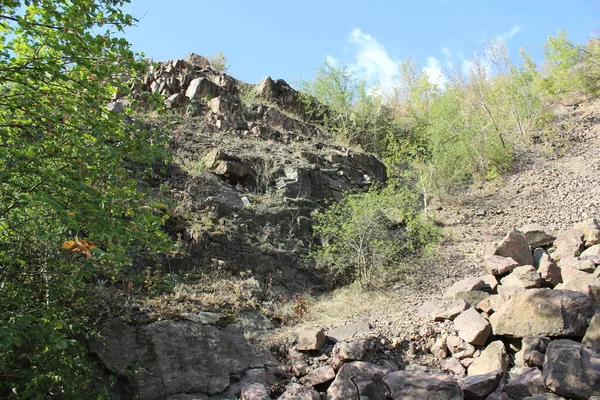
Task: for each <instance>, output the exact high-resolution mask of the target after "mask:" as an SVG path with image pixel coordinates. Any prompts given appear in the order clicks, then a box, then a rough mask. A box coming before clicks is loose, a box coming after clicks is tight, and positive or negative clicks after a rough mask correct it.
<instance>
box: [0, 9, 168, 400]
mask: <svg viewBox="0 0 600 400" xmlns="http://www.w3.org/2000/svg"><path fill="white" fill-rule="evenodd" d="M124 3H126V1H122V0H81V1H71V0H55V1H39V0H32V1H20V0H14V1H9V2H3V4H2V5H1V6H0V10H1V11H2V12H1V13H0V14H2V15H0V22H1V24H2V29H0V120H1V121H2V125H1V126H0V298H1V301H0V397H4V396H12V397H16V398H35V399H45V398H61V399H70V398H74V399H81V398H98V397H100V398H104V396H103V395H101V394H98V393H96V395H94V393H95V392H102V390H101V388H99V390H98V391H97V390H96V389H98V388H96V387H95V386H94V384H93V383H94V382H98V381H99V380H100V379H99V378H98V377H99V376H101V375H100V374H99V373H98V372H97V371H94V368H93V365H94V364H93V363H92V362H91V361H90V359H89V358H87V357H86V356H85V353H86V350H85V345H84V339H85V338H86V336H88V335H90V334H92V332H90V328H89V327H90V326H91V325H92V323H91V320H90V319H89V318H88V317H86V314H87V313H88V311H89V309H88V308H89V304H90V291H89V290H87V286H88V285H89V284H92V283H94V282H97V281H99V280H103V281H107V282H111V283H113V282H117V281H118V280H120V279H125V277H124V276H123V271H124V270H126V268H127V267H128V266H129V265H131V263H132V262H133V261H132V260H133V259H135V258H139V257H141V256H142V255H147V254H148V253H150V252H153V253H154V254H158V253H160V252H161V251H166V250H167V249H168V248H169V246H170V240H169V238H168V237H167V235H166V234H165V233H164V232H163V231H162V230H161V225H162V223H163V222H164V218H166V217H164V218H163V217H162V214H163V213H162V212H161V211H160V209H161V204H163V201H162V200H160V199H158V200H157V201H155V202H152V201H150V199H149V197H150V196H149V195H148V193H149V191H146V190H144V184H143V183H142V182H140V179H139V178H140V177H143V178H151V174H153V173H154V169H153V168H154V166H155V165H158V161H159V160H163V159H165V155H166V143H167V141H166V137H165V136H163V135H160V134H158V133H156V132H150V131H147V130H143V129H139V128H138V126H139V125H140V124H137V123H135V124H134V123H132V122H131V121H129V122H128V121H127V120H126V118H124V116H123V114H117V113H113V112H109V111H108V110H107V108H106V106H107V105H108V104H109V103H110V101H111V100H113V99H114V98H115V96H117V95H119V94H124V93H128V91H129V87H130V86H129V84H128V82H127V80H128V79H129V77H131V76H136V75H137V74H138V73H140V72H142V71H144V68H145V65H144V63H142V62H141V61H140V60H139V58H137V57H136V56H135V55H134V54H133V53H132V52H131V50H130V48H129V43H128V42H127V41H126V40H125V39H123V38H122V37H121V34H120V33H119V34H117V31H122V29H123V28H124V27H126V26H128V25H131V23H132V21H133V20H132V18H131V16H129V15H127V14H124V13H123V12H122V11H121V10H120V7H121V6H123V5H124ZM107 29H108V30H107ZM134 169H135V171H134Z"/></svg>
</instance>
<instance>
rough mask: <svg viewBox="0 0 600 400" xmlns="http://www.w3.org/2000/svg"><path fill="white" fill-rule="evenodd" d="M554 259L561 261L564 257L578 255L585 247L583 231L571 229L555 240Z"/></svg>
mask: <svg viewBox="0 0 600 400" xmlns="http://www.w3.org/2000/svg"><path fill="white" fill-rule="evenodd" d="M554 247H555V250H554V253H552V258H554V261H557V262H558V261H560V260H561V259H563V258H569V257H577V256H579V255H580V254H581V252H582V251H583V249H584V243H583V232H581V231H580V230H578V229H571V230H569V231H566V232H562V233H560V234H559V235H558V237H557V238H556V240H555V241H554Z"/></svg>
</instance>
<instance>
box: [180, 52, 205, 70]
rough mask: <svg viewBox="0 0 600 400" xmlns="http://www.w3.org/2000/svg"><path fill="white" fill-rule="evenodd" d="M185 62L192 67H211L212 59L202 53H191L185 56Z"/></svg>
mask: <svg viewBox="0 0 600 400" xmlns="http://www.w3.org/2000/svg"><path fill="white" fill-rule="evenodd" d="M184 60H185V62H186V63H188V64H189V65H190V66H191V67H195V68H208V67H210V61H208V59H207V58H206V57H203V56H201V55H198V54H195V53H190V54H188V55H187V56H185V59H184Z"/></svg>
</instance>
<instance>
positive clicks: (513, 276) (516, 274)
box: [500, 265, 542, 289]
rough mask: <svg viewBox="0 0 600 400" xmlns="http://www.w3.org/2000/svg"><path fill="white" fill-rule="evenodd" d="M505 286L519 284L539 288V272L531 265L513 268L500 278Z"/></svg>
mask: <svg viewBox="0 0 600 400" xmlns="http://www.w3.org/2000/svg"><path fill="white" fill-rule="evenodd" d="M500 282H501V283H502V285H505V286H519V287H524V288H526V289H531V288H539V287H540V286H541V284H542V278H541V277H540V274H538V272H537V271H536V270H535V268H533V266H532V265H524V266H521V267H517V268H515V269H514V270H513V271H512V272H511V273H510V274H508V275H507V276H505V277H504V278H502V279H501V280H500Z"/></svg>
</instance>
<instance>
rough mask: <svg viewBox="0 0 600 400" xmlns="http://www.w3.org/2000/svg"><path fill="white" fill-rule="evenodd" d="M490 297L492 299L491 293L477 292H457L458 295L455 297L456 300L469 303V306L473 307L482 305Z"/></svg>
mask: <svg viewBox="0 0 600 400" xmlns="http://www.w3.org/2000/svg"><path fill="white" fill-rule="evenodd" d="M488 297H490V294H489V293H487V292H480V291H475V290H472V291H464V292H456V294H455V295H454V298H455V299H456V300H464V301H465V302H466V303H467V305H469V306H471V307H475V306H477V304H479V303H481V302H482V301H483V300H485V299H486V298H488Z"/></svg>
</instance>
